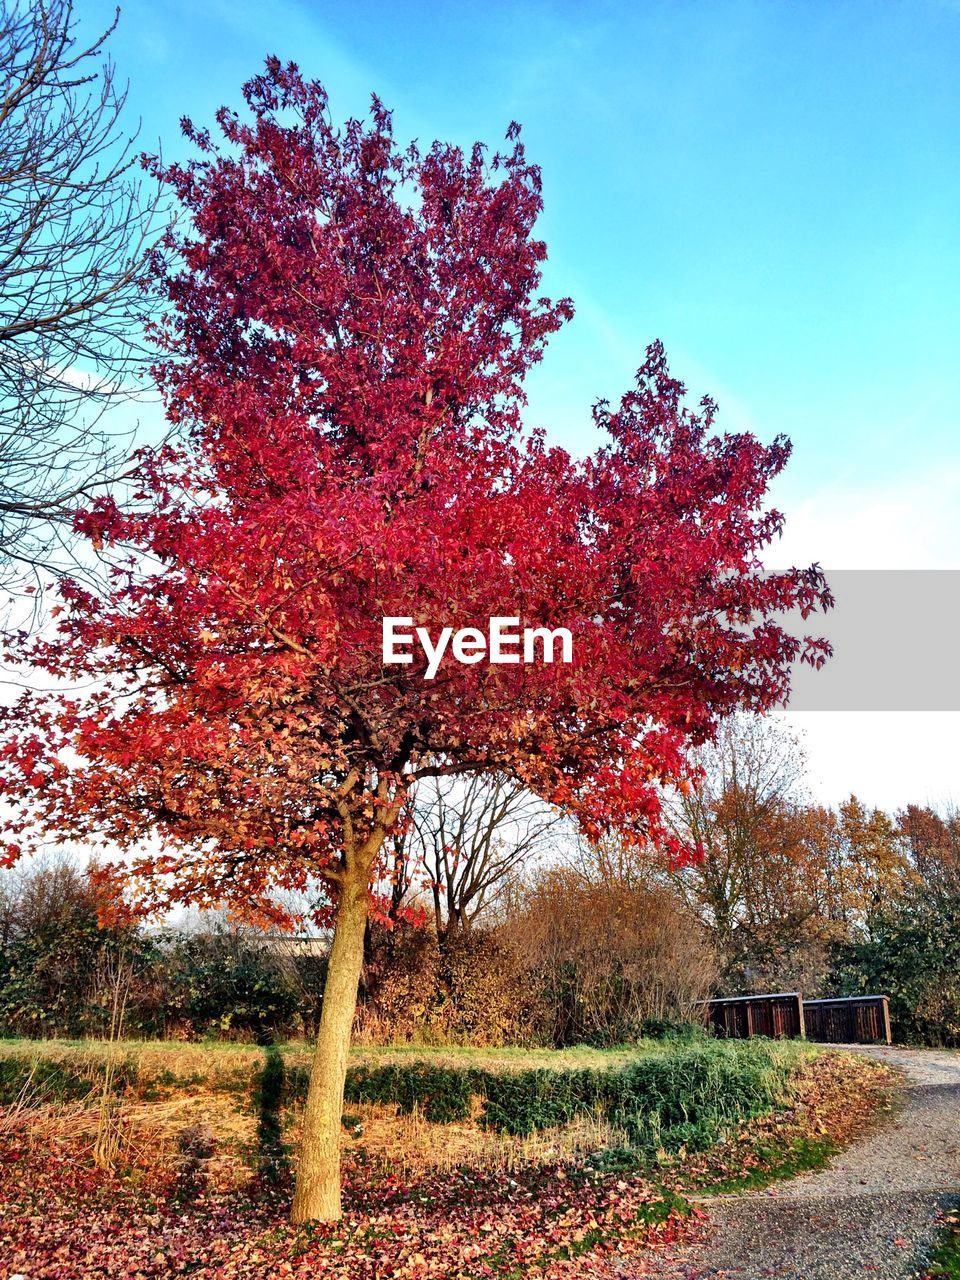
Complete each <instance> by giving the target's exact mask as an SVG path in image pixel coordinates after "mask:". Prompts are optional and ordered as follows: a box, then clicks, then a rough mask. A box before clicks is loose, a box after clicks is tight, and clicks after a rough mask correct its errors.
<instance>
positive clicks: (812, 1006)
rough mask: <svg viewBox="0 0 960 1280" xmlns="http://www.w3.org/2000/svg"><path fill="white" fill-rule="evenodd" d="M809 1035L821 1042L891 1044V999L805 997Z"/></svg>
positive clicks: (804, 1007) (804, 1008)
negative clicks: (818, 998) (816, 998)
mask: <svg viewBox="0 0 960 1280" xmlns="http://www.w3.org/2000/svg"><path fill="white" fill-rule="evenodd" d="M803 1013H804V1018H805V1020H806V1024H807V1039H808V1040H817V1041H819V1042H820V1043H822V1044H890V1043H891V1035H890V1001H889V1000H888V998H887V997H886V996H851V997H849V998H848V999H843V1000H839V999H838V1000H804V1002H803Z"/></svg>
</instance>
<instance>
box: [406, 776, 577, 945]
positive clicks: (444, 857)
mask: <svg viewBox="0 0 960 1280" xmlns="http://www.w3.org/2000/svg"><path fill="white" fill-rule="evenodd" d="M557 822H558V815H557V813H556V812H554V811H553V810H551V808H550V807H549V805H545V804H544V803H543V801H542V800H540V799H539V798H538V797H537V796H535V795H532V794H531V793H530V792H529V791H528V790H527V789H526V788H525V787H523V786H520V785H518V784H517V783H515V782H513V781H511V779H510V778H509V777H506V776H504V775H503V774H494V775H492V776H490V777H488V776H486V775H483V774H477V775H475V776H473V777H468V778H467V779H466V780H465V781H464V782H463V783H460V784H454V785H453V786H451V784H450V783H449V782H444V781H443V780H441V779H434V778H432V779H428V780H427V781H426V782H425V783H423V784H421V786H420V787H419V788H418V790H417V793H416V797H415V800H414V804H413V808H412V812H411V820H410V834H409V838H408V840H407V843H406V846H405V849H404V857H405V860H406V861H407V862H408V863H409V861H410V860H411V859H412V860H413V865H415V866H421V867H422V868H423V869H424V871H425V872H426V876H427V879H428V881H429V884H430V892H431V894H432V897H433V909H434V922H435V925H436V930H437V935H438V936H440V935H442V934H444V933H452V932H455V931H457V930H462V929H469V928H470V927H471V926H472V924H473V922H474V921H475V920H476V919H477V917H478V916H479V915H480V914H481V913H482V912H483V911H484V909H487V910H489V908H490V907H491V906H493V905H495V903H496V901H497V898H498V897H502V895H503V894H504V893H505V892H508V891H509V889H510V885H511V881H512V880H513V879H514V878H515V877H516V876H517V875H518V874H519V873H520V871H521V869H522V867H523V866H524V864H525V863H526V862H527V860H528V858H530V856H531V855H532V854H534V853H540V854H545V853H546V852H547V841H548V837H549V834H550V833H551V832H552V831H554V830H555V828H556V826H557Z"/></svg>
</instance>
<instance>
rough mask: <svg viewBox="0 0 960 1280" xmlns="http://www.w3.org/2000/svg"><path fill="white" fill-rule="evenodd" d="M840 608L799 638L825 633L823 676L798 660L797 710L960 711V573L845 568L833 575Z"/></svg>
mask: <svg viewBox="0 0 960 1280" xmlns="http://www.w3.org/2000/svg"><path fill="white" fill-rule="evenodd" d="M826 577H827V582H828V583H829V585H830V590H831V591H832V592H833V595H834V596H835V598H836V605H835V607H834V608H833V609H831V610H830V611H829V612H828V613H826V614H814V615H811V617H810V618H808V619H807V621H806V622H803V621H802V620H801V619H800V617H799V614H797V615H793V614H791V615H788V618H787V620H786V623H785V625H786V627H787V630H789V631H790V632H792V633H793V634H794V635H801V634H809V635H817V636H820V635H822V636H825V637H826V639H827V640H829V641H830V643H831V644H832V645H833V657H832V658H830V659H829V660H828V661H827V663H826V665H825V666H823V667H822V668H821V669H820V670H819V671H814V670H813V668H811V667H810V666H808V665H806V664H802V663H799V662H798V663H796V664H795V665H794V670H793V681H792V683H793V692H792V695H791V697H790V702H789V704H788V709H789V710H791V711H960V662H958V636H960V570H953V569H840V570H833V571H830V570H828V571H827V573H826Z"/></svg>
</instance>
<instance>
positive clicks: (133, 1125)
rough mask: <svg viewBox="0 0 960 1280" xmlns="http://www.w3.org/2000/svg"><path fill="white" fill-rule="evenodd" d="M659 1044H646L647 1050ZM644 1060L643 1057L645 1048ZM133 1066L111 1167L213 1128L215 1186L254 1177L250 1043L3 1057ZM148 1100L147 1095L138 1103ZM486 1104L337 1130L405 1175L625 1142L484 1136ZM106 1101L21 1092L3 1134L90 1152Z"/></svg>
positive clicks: (383, 1059) (568, 1154) (572, 1132)
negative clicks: (112, 1058)
mask: <svg viewBox="0 0 960 1280" xmlns="http://www.w3.org/2000/svg"><path fill="white" fill-rule="evenodd" d="M656 1047H659V1046H653V1045H651V1046H650V1049H654V1050H655V1048H656ZM644 1050H645V1051H649V1049H648V1048H647V1046H644ZM111 1051H112V1053H113V1054H115V1055H117V1056H118V1057H119V1058H122V1060H123V1061H124V1062H125V1064H126V1065H127V1067H128V1068H130V1067H132V1068H134V1069H135V1075H136V1082H137V1083H136V1088H135V1089H133V1090H129V1091H128V1092H127V1093H126V1094H125V1095H123V1096H121V1097H120V1098H119V1099H118V1100H117V1102H116V1104H115V1105H116V1110H115V1112H114V1114H113V1115H112V1117H111V1121H112V1140H113V1142H114V1145H115V1149H116V1153H117V1159H118V1160H124V1161H129V1162H131V1163H136V1164H140V1165H142V1166H146V1167H157V1166H158V1165H164V1166H169V1165H170V1164H171V1163H172V1162H175V1161H176V1159H177V1152H178V1144H179V1141H180V1137H181V1135H182V1134H183V1133H184V1132H185V1131H187V1130H189V1129H190V1128H191V1127H193V1126H196V1125H199V1124H203V1125H205V1126H208V1127H209V1129H210V1130H211V1132H212V1134H213V1137H214V1139H215V1148H216V1155H215V1156H214V1158H213V1159H212V1160H211V1161H210V1162H209V1165H208V1168H209V1171H210V1172H211V1173H212V1174H213V1175H214V1176H215V1177H216V1180H217V1182H218V1184H219V1185H224V1184H234V1183H236V1182H237V1181H238V1180H241V1179H242V1177H244V1176H247V1175H248V1174H249V1169H250V1167H251V1165H252V1164H254V1163H255V1162H256V1152H257V1124H258V1116H257V1114H256V1107H255V1105H254V1104H253V1102H252V1094H253V1086H254V1083H255V1081H256V1078H257V1076H258V1074H259V1072H260V1070H261V1068H262V1064H263V1056H264V1050H263V1049H262V1048H259V1047H257V1046H255V1045H235V1044H185V1043H169V1042H142V1041H123V1042H119V1043H116V1044H114V1045H112V1046H111V1045H109V1044H106V1043H101V1042H96V1041H80V1042H70V1041H7V1042H3V1043H2V1044H0V1054H3V1055H4V1056H10V1055H11V1054H15V1055H18V1056H20V1055H23V1056H25V1057H28V1058H30V1059H31V1060H36V1059H37V1058H40V1057H42V1058H44V1059H47V1060H50V1061H57V1062H64V1063H69V1065H70V1067H71V1069H72V1070H73V1071H75V1072H79V1073H81V1074H87V1073H89V1076H90V1078H92V1079H96V1078H97V1073H98V1071H100V1070H102V1068H103V1064H104V1062H105V1061H106V1059H107V1057H108V1055H109V1054H110V1053H111ZM281 1052H282V1054H283V1061H284V1066H285V1067H286V1068H291V1067H304V1068H306V1067H308V1066H309V1063H310V1053H309V1049H308V1047H307V1046H306V1045H287V1046H282V1047H281ZM636 1054H637V1048H636V1047H634V1048H632V1049H630V1050H623V1051H601V1050H597V1049H591V1048H577V1049H571V1050H566V1051H560V1052H557V1051H556V1050H549V1049H544V1050H538V1049H532V1050H530V1049H468V1048H462V1049H461V1048H457V1047H452V1048H451V1047H443V1048H440V1049H432V1048H425V1047H423V1046H406V1045H402V1046H389V1047H386V1048H380V1047H376V1048H370V1047H361V1048H358V1049H355V1050H354V1052H353V1054H352V1061H353V1062H356V1063H360V1062H368V1063H371V1064H383V1063H387V1062H409V1061H411V1060H419V1059H422V1060H426V1061H429V1062H431V1063H435V1064H449V1065H461V1066H462V1065H466V1064H468V1063H469V1064H470V1065H474V1066H477V1067H488V1068H495V1069H498V1070H505V1069H506V1070H510V1069H516V1070H520V1069H522V1068H526V1067H545V1066H553V1067H556V1068H561V1067H587V1066H593V1067H610V1066H613V1065H616V1064H619V1063H621V1062H626V1061H628V1060H629V1059H630V1058H632V1057H635V1056H636ZM144 1094H145V1095H146V1096H143V1095H144ZM480 1109H481V1100H480V1099H475V1100H474V1115H473V1117H472V1118H471V1119H469V1120H466V1121H463V1122H461V1123H453V1124H449V1123H444V1124H438V1123H432V1122H430V1121H428V1120H426V1119H425V1118H424V1116H423V1114H422V1112H421V1111H420V1110H419V1109H415V1110H414V1111H413V1112H412V1113H411V1114H407V1115H404V1114H398V1113H397V1109H396V1108H395V1107H393V1106H391V1105H382V1104H359V1105H353V1104H351V1105H350V1106H349V1111H350V1114H351V1116H356V1117H358V1118H359V1121H360V1125H359V1129H358V1131H356V1132H354V1131H352V1130H347V1129H344V1132H343V1145H344V1150H345V1153H352V1154H354V1155H356V1156H357V1157H358V1158H360V1156H361V1154H362V1158H363V1159H364V1160H365V1161H366V1162H367V1163H368V1164H371V1165H373V1166H374V1167H376V1168H378V1169H383V1170H385V1171H386V1170H389V1171H391V1172H397V1173H405V1174H410V1173H412V1172H415V1171H423V1170H426V1169H437V1170H441V1171H443V1170H446V1169H452V1168H454V1167H457V1166H461V1165H464V1164H466V1165H472V1166H476V1167H482V1168H497V1169H507V1170H511V1169H515V1168H518V1167H520V1166H522V1165H528V1164H531V1163H542V1162H552V1161H556V1160H564V1159H572V1158H574V1157H576V1156H577V1155H578V1154H581V1153H583V1152H586V1151H594V1150H597V1149H598V1148H601V1147H607V1146H619V1145H623V1144H624V1142H625V1138H624V1135H623V1134H622V1133H620V1132H619V1131H617V1130H614V1129H613V1128H612V1127H611V1126H610V1125H609V1124H607V1123H605V1122H604V1121H602V1120H600V1119H599V1118H593V1117H581V1118H579V1119H578V1120H577V1121H576V1122H575V1123H573V1124H571V1125H568V1126H566V1127H564V1128H562V1129H556V1130H547V1131H543V1132H540V1133H537V1134H535V1135H533V1136H531V1137H526V1138H520V1137H511V1136H509V1135H506V1134H501V1133H497V1132H494V1131H493V1130H489V1129H485V1128H483V1127H482V1126H481V1125H480V1124H479V1123H478V1122H477V1117H478V1115H479V1112H480ZM300 1117H301V1108H300V1107H299V1106H297V1105H292V1106H289V1107H287V1108H286V1110H285V1114H284V1117H283V1125H284V1138H285V1140H286V1141H288V1142H290V1143H292V1144H294V1143H296V1141H297V1138H298V1136H299V1128H300ZM102 1125H103V1117H102V1097H101V1095H100V1090H99V1089H95V1090H94V1091H93V1092H92V1093H91V1094H90V1096H89V1097H87V1098H85V1099H83V1100H82V1101H78V1102H70V1103H56V1104H50V1103H47V1104H44V1105H41V1104H40V1103H39V1101H38V1100H37V1099H36V1097H35V1096H34V1095H33V1094H31V1092H30V1091H29V1090H28V1089H26V1088H25V1090H24V1097H23V1099H22V1100H21V1101H18V1104H17V1106H16V1107H13V1108H9V1109H8V1110H7V1111H6V1112H0V1126H2V1127H3V1129H4V1130H11V1129H14V1128H15V1129H16V1130H17V1131H18V1133H19V1134H20V1136H21V1139H22V1140H25V1141H26V1142H28V1143H30V1144H40V1145H44V1146H50V1145H51V1144H53V1145H55V1144H56V1143H57V1142H59V1141H78V1140H79V1141H80V1142H82V1143H84V1144H85V1145H90V1147H91V1148H92V1147H93V1146H94V1144H95V1143H96V1141H97V1136H98V1131H102Z"/></svg>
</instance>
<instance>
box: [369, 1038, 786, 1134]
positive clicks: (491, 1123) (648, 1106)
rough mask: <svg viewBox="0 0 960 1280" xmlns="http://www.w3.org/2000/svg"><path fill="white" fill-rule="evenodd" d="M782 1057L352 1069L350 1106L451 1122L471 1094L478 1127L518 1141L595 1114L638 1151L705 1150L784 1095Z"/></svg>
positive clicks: (698, 1051)
mask: <svg viewBox="0 0 960 1280" xmlns="http://www.w3.org/2000/svg"><path fill="white" fill-rule="evenodd" d="M787 1061H788V1059H787V1058H786V1056H785V1055H783V1054H781V1053H777V1054H774V1053H773V1052H772V1051H771V1049H770V1047H769V1046H768V1045H767V1044H766V1043H765V1042H763V1041H759V1040H754V1041H750V1042H736V1041H725V1042H712V1041H710V1040H708V1039H706V1038H705V1037H704V1038H703V1040H702V1041H701V1042H700V1043H692V1044H689V1045H682V1044H678V1045H676V1046H675V1047H673V1048H671V1049H670V1050H669V1051H667V1052H664V1053H656V1054H648V1055H644V1056H642V1057H640V1058H638V1059H637V1061H636V1062H635V1063H632V1064H631V1065H629V1066H627V1067H625V1068H619V1069H611V1070H606V1071H597V1070H589V1069H585V1070H562V1071H559V1070H550V1069H531V1070H521V1071H504V1072H492V1071H487V1070H481V1069H478V1068H474V1067H441V1066H433V1065H430V1064H424V1063H408V1064H407V1063H401V1064H389V1065H385V1066H382V1067H373V1068H371V1067H366V1066H361V1067H353V1068H351V1069H350V1071H349V1072H348V1074H347V1091H346V1096H347V1099H348V1101H350V1102H352V1103H362V1102H380V1103H388V1104H389V1103H393V1104H395V1105H396V1106H397V1108H398V1110H399V1111H401V1112H404V1113H409V1112H411V1111H413V1109H414V1108H415V1107H419V1108H420V1109H421V1110H422V1111H423V1113H424V1115H425V1116H426V1118H427V1119H428V1120H434V1121H437V1122H439V1123H449V1122H451V1121H454V1120H464V1119H466V1118H467V1117H468V1116H469V1115H470V1110H471V1102H472V1099H473V1098H474V1097H479V1099H480V1100H481V1102H480V1107H481V1110H480V1119H481V1123H483V1124H484V1125H486V1126H487V1127H488V1128H491V1129H495V1130H497V1131H499V1132H502V1133H508V1134H513V1135H516V1136H527V1135H529V1134H532V1133H533V1132H534V1131H535V1130H541V1129H548V1128H554V1127H556V1126H562V1125H566V1124H569V1123H570V1122H571V1121H572V1120H574V1119H576V1118H577V1117H578V1116H597V1117H600V1118H602V1119H604V1120H606V1121H608V1122H610V1123H611V1124H612V1125H614V1126H616V1127H617V1128H619V1129H622V1130H623V1131H624V1132H625V1133H626V1134H627V1136H628V1138H629V1140H630V1142H631V1144H632V1145H633V1147H634V1148H635V1149H637V1150H639V1151H642V1152H645V1153H652V1152H654V1151H657V1150H658V1149H660V1148H664V1149H666V1150H668V1151H675V1150H677V1149H678V1148H679V1147H681V1146H684V1145H685V1146H690V1147H698V1148H699V1147H704V1146H707V1145H709V1144H710V1143H712V1142H714V1141H716V1140H717V1139H718V1138H719V1137H720V1136H721V1134H722V1133H723V1132H724V1131H725V1130H726V1129H727V1128H729V1127H731V1126H733V1125H734V1124H736V1123H737V1122H738V1121H740V1120H743V1119H744V1118H746V1117H750V1116H756V1115H760V1114H762V1113H763V1112H765V1111H767V1110H769V1109H770V1108H771V1107H772V1106H774V1105H775V1104H776V1102H777V1100H778V1098H779V1097H780V1096H781V1095H782V1093H783V1090H784V1085H785V1081H786V1077H787V1073H788V1070H787V1066H786V1062H787Z"/></svg>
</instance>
